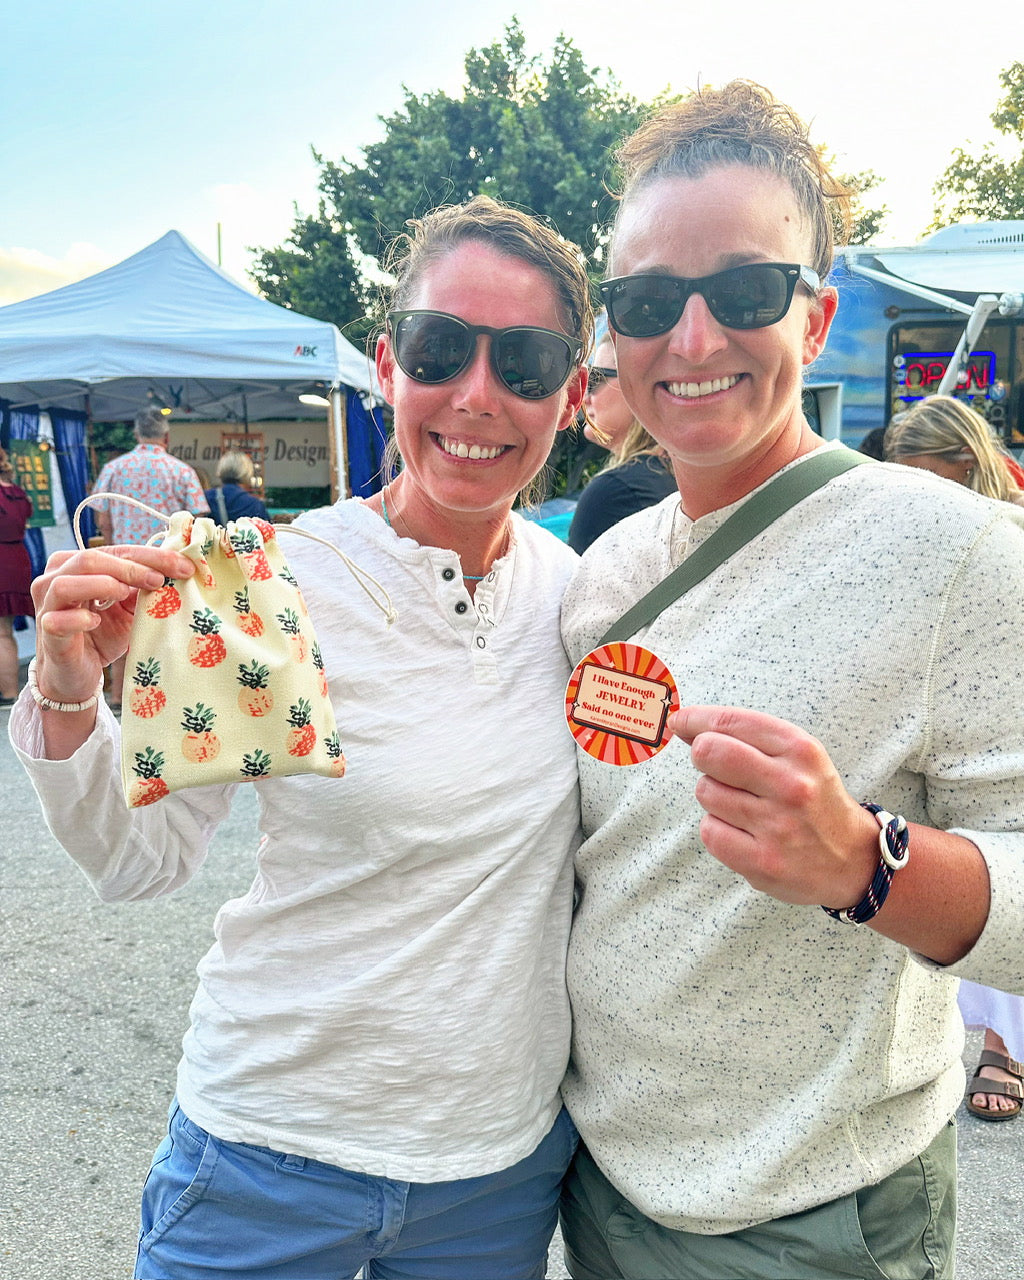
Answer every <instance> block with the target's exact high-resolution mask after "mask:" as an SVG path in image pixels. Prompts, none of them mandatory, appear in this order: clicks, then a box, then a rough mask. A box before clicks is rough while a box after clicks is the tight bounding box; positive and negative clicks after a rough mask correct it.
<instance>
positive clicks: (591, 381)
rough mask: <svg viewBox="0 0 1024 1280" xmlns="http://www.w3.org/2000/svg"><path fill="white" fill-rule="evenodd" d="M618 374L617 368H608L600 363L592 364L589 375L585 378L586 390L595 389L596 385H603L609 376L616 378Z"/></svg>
mask: <svg viewBox="0 0 1024 1280" xmlns="http://www.w3.org/2000/svg"><path fill="white" fill-rule="evenodd" d="M618 376H619V371H618V369H610V368H607V367H606V366H605V365H601V364H592V365H591V366H590V376H589V377H588V379H587V390H588V391H596V390H597V389H598V387H601V386H603V385H604V384H605V383H606V382H607V381H608V379H609V378H617V377H618Z"/></svg>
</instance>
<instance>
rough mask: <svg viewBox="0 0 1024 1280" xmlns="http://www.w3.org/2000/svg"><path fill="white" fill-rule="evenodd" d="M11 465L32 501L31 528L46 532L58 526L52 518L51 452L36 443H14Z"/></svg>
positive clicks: (17, 441)
mask: <svg viewBox="0 0 1024 1280" xmlns="http://www.w3.org/2000/svg"><path fill="white" fill-rule="evenodd" d="M10 455H11V463H12V465H13V466H14V473H15V479H16V482H17V483H18V484H20V485H21V487H22V488H23V489H24V490H25V492H26V493H27V494H28V496H29V498H30V499H31V500H32V517H31V519H30V520H29V522H28V527H29V528H30V529H47V528H50V527H52V526H53V525H54V524H56V521H55V520H54V516H53V479H52V476H51V475H50V449H49V447H43V446H42V445H39V444H37V443H36V442H35V441H34V440H12V441H11V443H10Z"/></svg>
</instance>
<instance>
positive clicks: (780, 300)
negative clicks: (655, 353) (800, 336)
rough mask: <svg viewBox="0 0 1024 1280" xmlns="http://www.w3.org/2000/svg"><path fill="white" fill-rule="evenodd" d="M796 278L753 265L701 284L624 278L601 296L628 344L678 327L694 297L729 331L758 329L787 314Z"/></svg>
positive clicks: (773, 266) (778, 269) (771, 265)
mask: <svg viewBox="0 0 1024 1280" xmlns="http://www.w3.org/2000/svg"><path fill="white" fill-rule="evenodd" d="M794 285H795V276H794V275H793V273H792V272H791V271H787V270H786V269H784V268H783V267H781V266H778V265H776V264H774V263H768V262H755V263H751V264H749V265H748V266H743V267H732V268H730V269H729V270H728V271H719V272H717V273H716V274H715V275H712V276H707V277H705V278H704V279H703V280H699V281H688V280H681V279H678V278H676V277H675V276H654V275H650V276H624V277H623V278H622V279H620V280H613V281H611V282H610V287H609V288H608V290H607V292H606V301H607V304H608V314H609V317H610V319H611V323H612V326H613V327H614V328H615V329H616V330H617V331H618V332H619V333H621V334H622V335H623V336H624V337H627V338H652V337H655V336H656V335H657V334H661V333H667V332H668V330H669V329H671V328H673V327H674V326H675V325H676V324H678V323H679V319H680V317H681V316H682V314H683V310H684V309H685V307H686V303H687V300H688V299H689V297H690V295H691V294H693V293H699V294H700V295H701V296H702V297H703V299H704V301H705V302H706V303H707V305H708V310H709V311H710V312H711V314H712V315H713V316H714V318H715V319H716V320H717V321H718V323H719V324H722V325H725V326H726V328H728V329H763V328H766V327H767V326H768V325H771V324H777V323H778V321H779V320H781V319H782V317H783V316H784V315H785V314H786V312H787V311H788V310H789V304H790V302H791V300H792V297H793V289H794Z"/></svg>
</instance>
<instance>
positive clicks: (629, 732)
mask: <svg viewBox="0 0 1024 1280" xmlns="http://www.w3.org/2000/svg"><path fill="white" fill-rule="evenodd" d="M678 710H679V694H678V692H677V690H676V682H675V681H674V680H673V679H672V673H671V671H669V669H668V667H666V666H665V664H664V662H662V660H661V659H660V658H659V657H658V655H657V654H655V653H651V651H650V650H649V649H643V648H641V647H640V645H637V644H605V645H602V646H601V647H600V648H599V649H595V650H594V651H593V652H592V653H588V654H587V656H586V657H585V658H584V659H583V661H582V662H580V663H579V664H578V666H577V667H576V670H575V671H574V672H573V673H572V675H571V676H570V677H569V684H568V686H567V688H566V690H565V718H566V720H567V721H568V723H569V732H570V733H571V734H572V736H573V737H574V738H575V739H576V741H577V742H578V743H579V745H580V746H581V747H582V748H583V750H584V751H586V752H587V754H588V755H592V756H593V757H594V759H595V760H600V761H602V763H604V764H617V765H625V764H641V763H642V762H643V761H644V760H650V758H651V756H655V755H657V754H658V752H659V751H660V750H661V749H662V747H664V746H665V745H666V744H667V742H668V740H669V738H670V737H671V734H670V733H669V732H668V730H667V729H666V728H665V723H666V721H667V720H668V718H669V716H670V715H671V714H672V712H673V711H678Z"/></svg>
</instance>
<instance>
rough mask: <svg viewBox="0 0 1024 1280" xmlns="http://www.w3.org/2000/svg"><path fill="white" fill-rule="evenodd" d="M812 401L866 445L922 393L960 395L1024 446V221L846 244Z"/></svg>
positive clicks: (815, 414)
mask: <svg viewBox="0 0 1024 1280" xmlns="http://www.w3.org/2000/svg"><path fill="white" fill-rule="evenodd" d="M829 282H830V283H831V284H833V285H835V286H836V288H837V289H838V290H839V310H838V312H837V314H836V318H835V320H834V322H833V324H832V330H831V332H830V334H829V338H828V343H827V345H826V348H825V350H824V352H822V354H821V356H820V357H819V358H818V359H817V360H816V361H815V363H814V364H813V365H812V366H811V368H810V369H809V370H808V380H807V384H806V390H805V395H804V401H805V411H806V412H807V413H808V416H809V418H810V419H811V421H812V423H813V424H814V425H815V427H816V429H817V430H818V431H820V433H821V434H822V435H824V436H825V437H826V438H829V439H838V438H841V439H842V440H844V441H845V442H846V443H847V444H849V445H852V446H853V447H854V448H856V447H857V446H858V445H859V443H860V441H861V440H862V439H863V438H864V436H865V435H866V434H867V432H868V431H870V430H872V429H873V428H875V427H883V426H886V425H888V423H889V422H890V421H891V419H892V417H893V414H895V413H898V412H900V410H902V409H906V408H908V407H909V406H910V405H911V404H912V403H913V402H914V401H915V400H920V399H922V398H923V397H924V396H928V395H934V394H937V393H941V394H944V395H956V396H958V397H960V398H962V399H964V400H966V401H968V402H969V403H970V404H971V406H972V407H973V408H975V409H977V410H978V411H979V412H980V413H982V414H983V415H984V416H985V417H986V418H987V419H988V421H989V422H990V423H991V425H992V427H993V429H994V430H995V431H996V432H997V434H998V435H999V437H1000V439H1001V440H1002V441H1003V443H1004V444H1005V445H1007V446H1008V447H1009V448H1011V449H1012V450H1013V452H1014V453H1019V452H1020V451H1021V447H1022V446H1024V220H1021V221H1005V222H976V223H957V224H955V225H953V226H949V227H944V228H943V229H942V230H941V231H936V232H934V233H933V234H932V235H930V236H928V237H926V238H925V239H924V240H921V241H920V242H919V243H918V244H915V245H912V246H910V247H904V248H899V247H897V248H882V247H879V246H871V245H857V246H846V247H843V248H841V249H839V250H838V251H837V254H836V266H835V269H834V271H833V273H832V275H831V277H830V281H829Z"/></svg>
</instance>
